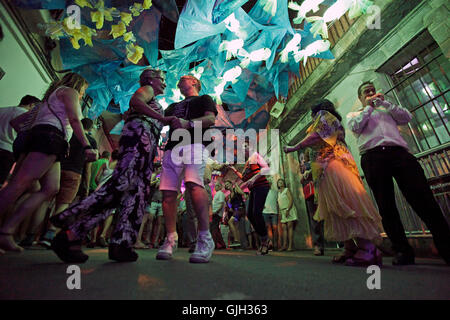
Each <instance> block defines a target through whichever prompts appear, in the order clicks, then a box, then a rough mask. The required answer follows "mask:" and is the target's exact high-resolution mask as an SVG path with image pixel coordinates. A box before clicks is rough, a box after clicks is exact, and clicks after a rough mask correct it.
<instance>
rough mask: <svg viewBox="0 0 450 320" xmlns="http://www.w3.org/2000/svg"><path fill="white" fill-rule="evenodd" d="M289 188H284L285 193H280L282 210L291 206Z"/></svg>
mask: <svg viewBox="0 0 450 320" xmlns="http://www.w3.org/2000/svg"><path fill="white" fill-rule="evenodd" d="M288 192H289V189H288V188H284V190H283V191H281V192H278V206H279V208H280V210H283V209H287V208H288V206H289V197H288Z"/></svg>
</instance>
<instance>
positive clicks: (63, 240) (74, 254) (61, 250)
mask: <svg viewBox="0 0 450 320" xmlns="http://www.w3.org/2000/svg"><path fill="white" fill-rule="evenodd" d="M76 245H79V246H81V241H80V240H77V241H69V239H68V238H67V234H66V232H65V231H61V232H59V233H58V234H57V235H56V236H55V238H54V239H53V241H52V245H51V249H52V250H53V252H55V253H56V255H57V256H58V258H60V259H61V260H62V261H64V262H66V263H84V262H86V260H87V259H89V256H88V255H86V254H84V253H83V251H81V250H79V249H78V250H73V249H70V247H71V246H76Z"/></svg>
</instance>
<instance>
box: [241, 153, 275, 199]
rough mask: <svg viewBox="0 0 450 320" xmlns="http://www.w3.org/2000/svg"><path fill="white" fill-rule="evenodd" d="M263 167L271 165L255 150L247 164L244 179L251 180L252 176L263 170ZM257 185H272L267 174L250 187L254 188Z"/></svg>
mask: <svg viewBox="0 0 450 320" xmlns="http://www.w3.org/2000/svg"><path fill="white" fill-rule="evenodd" d="M261 168H263V169H264V168H269V166H268V165H267V162H266V161H265V160H264V158H263V157H261V156H260V155H259V154H258V153H257V152H255V153H254V154H253V155H252V156H251V157H250V158H249V159H248V161H247V163H246V164H245V167H244V173H243V175H242V180H243V181H244V182H246V181H248V180H250V179H251V178H252V177H254V176H255V175H257V174H258V173H260V172H261ZM257 187H270V184H269V181H267V179H266V177H265V176H263V175H262V176H260V177H258V178H257V179H256V181H255V182H254V183H253V185H252V186H251V187H249V189H250V190H252V189H254V188H257Z"/></svg>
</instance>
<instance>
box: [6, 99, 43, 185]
mask: <svg viewBox="0 0 450 320" xmlns="http://www.w3.org/2000/svg"><path fill="white" fill-rule="evenodd" d="M38 102H40V100H39V99H38V98H36V97H33V96H30V95H26V96H24V97H23V98H22V99H21V100H20V103H19V105H18V106H17V107H6V108H0V186H2V184H3V183H4V182H5V181H6V179H7V178H8V175H9V172H10V170H11V167H12V166H13V164H14V162H15V160H14V155H13V142H14V140H15V139H16V137H17V132H16V131H15V130H14V129H13V127H11V125H10V124H9V123H10V121H11V120H12V119H14V118H16V117H18V116H20V115H21V114H23V113H25V112H27V111H29V110H30V109H31V108H32V107H33V106H34V104H35V103H38Z"/></svg>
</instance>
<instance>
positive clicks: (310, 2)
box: [288, 0, 324, 24]
mask: <svg viewBox="0 0 450 320" xmlns="http://www.w3.org/2000/svg"><path fill="white" fill-rule="evenodd" d="M323 1H324V0H305V1H303V3H302V4H301V5H299V4H298V3H296V2H293V1H290V2H289V5H288V7H289V9H292V10H295V11H297V12H298V13H297V17H295V18H294V20H293V22H294V23H295V24H300V23H302V21H303V19H305V17H306V14H307V13H308V12H310V11H313V12H317V11H319V5H320V4H321V3H322V2H323Z"/></svg>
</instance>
